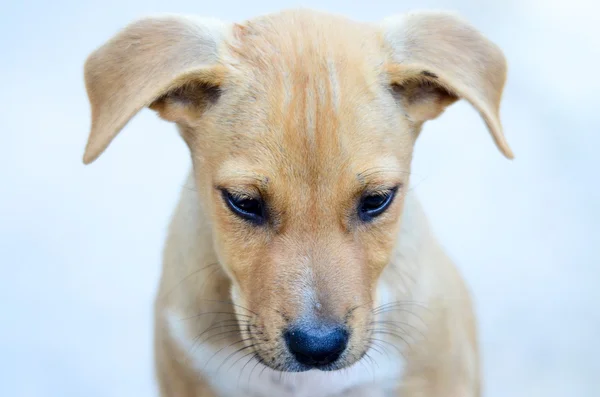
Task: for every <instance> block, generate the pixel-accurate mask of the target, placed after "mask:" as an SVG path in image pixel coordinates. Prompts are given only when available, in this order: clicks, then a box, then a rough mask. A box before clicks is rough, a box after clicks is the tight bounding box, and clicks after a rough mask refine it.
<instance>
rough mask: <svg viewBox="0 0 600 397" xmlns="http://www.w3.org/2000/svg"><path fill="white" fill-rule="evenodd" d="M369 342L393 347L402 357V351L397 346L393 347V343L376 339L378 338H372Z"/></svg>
mask: <svg viewBox="0 0 600 397" xmlns="http://www.w3.org/2000/svg"><path fill="white" fill-rule="evenodd" d="M371 340H374V341H377V342H381V343H386V344H388V345H390V346H392V347H394V349H396V350H397V351H398V353H400V355H401V356H402V357H404V353H403V352H402V350H400V348H399V347H398V346H396V345H394V344H393V343H391V342H388V341H387V340H384V339H378V338H373V337H371Z"/></svg>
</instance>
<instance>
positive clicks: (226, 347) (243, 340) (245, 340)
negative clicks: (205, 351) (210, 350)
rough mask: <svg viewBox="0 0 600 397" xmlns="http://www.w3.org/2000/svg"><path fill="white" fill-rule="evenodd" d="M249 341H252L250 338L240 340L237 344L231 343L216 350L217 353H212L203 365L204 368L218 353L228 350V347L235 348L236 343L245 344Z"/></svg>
mask: <svg viewBox="0 0 600 397" xmlns="http://www.w3.org/2000/svg"><path fill="white" fill-rule="evenodd" d="M251 339H252V338H246V339H241V340H238V341H237V342H233V343H231V344H229V345H227V346H225V347H222V348H220V349H219V350H217V351H216V352H215V353H214V354H213V355H212V356H210V358H209V359H208V361H206V363H204V368H206V366H207V365H208V363H209V362H210V361H211V360H212V359H213V358H214V357H215V356H216V355H217V354H219V353H220V352H222V351H223V350H225V349H228V348H230V347H232V346H235V345H237V344H238V343H243V342H247V341H249V340H251Z"/></svg>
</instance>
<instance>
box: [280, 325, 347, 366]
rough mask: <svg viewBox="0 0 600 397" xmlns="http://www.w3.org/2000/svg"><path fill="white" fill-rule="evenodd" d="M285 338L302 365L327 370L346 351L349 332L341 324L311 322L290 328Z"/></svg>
mask: <svg viewBox="0 0 600 397" xmlns="http://www.w3.org/2000/svg"><path fill="white" fill-rule="evenodd" d="M284 338H285V342H286V344H287V347H288V349H289V351H290V352H291V353H292V355H293V356H294V358H295V359H296V360H297V361H298V362H299V363H300V364H303V365H306V366H308V367H311V368H320V369H325V367H327V366H329V365H331V364H333V363H335V362H336V361H337V360H338V359H339V358H340V356H341V355H342V353H343V352H344V350H346V347H347V346H348V339H349V332H348V330H347V329H346V327H344V326H343V325H340V324H323V323H318V322H310V323H305V324H302V325H296V326H292V327H290V328H289V329H288V330H287V331H285V333H284Z"/></svg>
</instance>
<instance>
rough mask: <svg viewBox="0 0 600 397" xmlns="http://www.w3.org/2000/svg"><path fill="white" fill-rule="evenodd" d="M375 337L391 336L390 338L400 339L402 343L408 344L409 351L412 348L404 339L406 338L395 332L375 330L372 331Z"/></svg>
mask: <svg viewBox="0 0 600 397" xmlns="http://www.w3.org/2000/svg"><path fill="white" fill-rule="evenodd" d="M371 332H372V334H373V335H389V336H394V337H396V338H398V339H400V340H401V341H402V342H404V343H406V347H408V348H409V349H410V348H411V344H410V343H409V342H408V341H407V340H406V339H404V337H403V336H402V335H400V334H397V333H395V332H391V331H385V330H380V329H374V330H371Z"/></svg>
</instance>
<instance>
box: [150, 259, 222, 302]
mask: <svg viewBox="0 0 600 397" xmlns="http://www.w3.org/2000/svg"><path fill="white" fill-rule="evenodd" d="M218 264H219V262H214V263H211V264H209V265H206V266H204V267H202V268H201V269H197V270H194V271H193V272H191V273H190V274H188V275H187V276H185V277H184V278H183V279H181V281H179V282H178V283H177V284H175V286H174V287H172V288H170V289H169V290H168V291H167V292H165V293H164V294H163V295H162V296H161V298H164V297H166V296H168V295H170V294H171V293H172V292H173V291H174V290H175V289H176V288H177V287H179V286H180V285H181V284H182V283H183V282H184V281H185V280H187V279H188V278H190V277H192V276H193V275H195V274H198V273H200V272H202V271H204V270H206V269H210V268H211V267H213V266H216V265H218Z"/></svg>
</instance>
